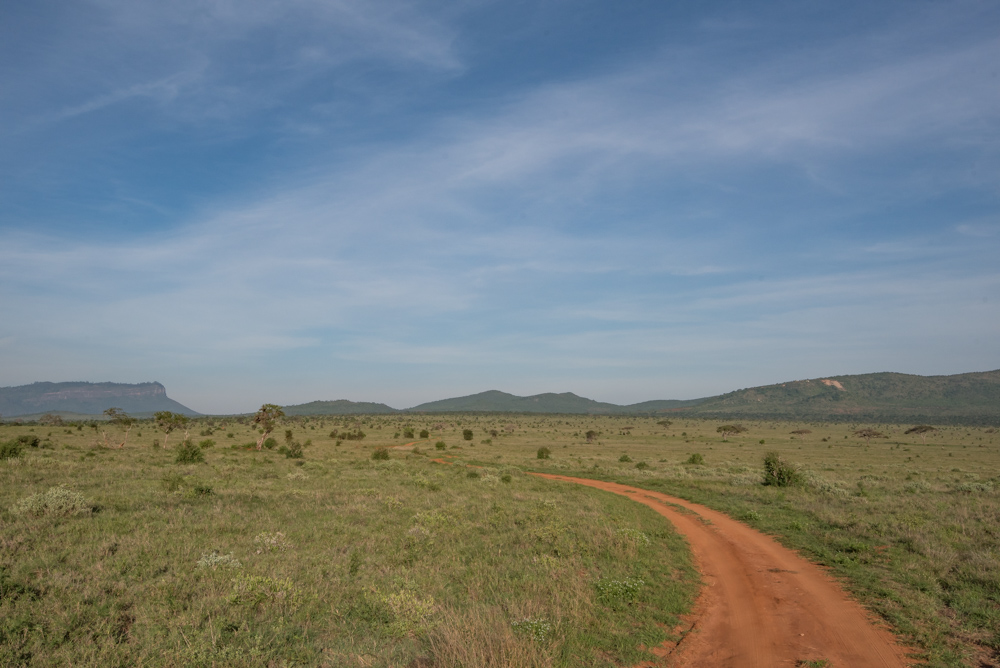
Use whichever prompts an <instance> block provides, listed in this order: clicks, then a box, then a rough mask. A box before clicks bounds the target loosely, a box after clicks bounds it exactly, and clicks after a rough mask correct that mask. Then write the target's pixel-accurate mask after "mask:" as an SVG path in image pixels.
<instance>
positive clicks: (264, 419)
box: [253, 404, 285, 450]
mask: <svg viewBox="0 0 1000 668" xmlns="http://www.w3.org/2000/svg"><path fill="white" fill-rule="evenodd" d="M283 417H285V411H283V410H281V406H278V405H277V404H264V405H263V406H261V407H260V409H259V410H258V411H257V413H256V414H255V415H254V416H253V423H254V424H255V425H257V426H258V427H260V429H262V430H263V431H261V434H260V438H258V439H257V449H258V450H260V449H261V448H263V447H264V441H265V440H267V437H268V436H270V435H271V432H272V431H274V428H275V427H276V426H278V420H280V419H281V418H283Z"/></svg>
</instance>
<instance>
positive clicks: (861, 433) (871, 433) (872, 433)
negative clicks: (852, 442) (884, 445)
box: [854, 428, 886, 445]
mask: <svg viewBox="0 0 1000 668" xmlns="http://www.w3.org/2000/svg"><path fill="white" fill-rule="evenodd" d="M854 435H855V436H857V437H858V438H863V439H865V445H870V444H871V442H872V439H873V438H885V437H886V436H885V434H883V433H882V432H880V431H878V430H876V429H870V428H865V429H858V430H857V431H856V432H854Z"/></svg>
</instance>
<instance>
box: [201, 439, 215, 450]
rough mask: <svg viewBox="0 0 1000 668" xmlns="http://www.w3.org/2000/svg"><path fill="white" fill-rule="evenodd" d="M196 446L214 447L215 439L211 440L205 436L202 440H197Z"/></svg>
mask: <svg viewBox="0 0 1000 668" xmlns="http://www.w3.org/2000/svg"><path fill="white" fill-rule="evenodd" d="M198 447H199V448H214V447H215V441H213V440H212V439H210V438H206V439H205V440H204V441H199V442H198Z"/></svg>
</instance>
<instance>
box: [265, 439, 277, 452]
mask: <svg viewBox="0 0 1000 668" xmlns="http://www.w3.org/2000/svg"><path fill="white" fill-rule="evenodd" d="M264 447H265V448H267V449H268V450H274V449H275V448H276V447H278V442H277V441H276V440H274V439H273V438H268V439H266V440H265V441H264Z"/></svg>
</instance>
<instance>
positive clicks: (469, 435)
mask: <svg viewBox="0 0 1000 668" xmlns="http://www.w3.org/2000/svg"><path fill="white" fill-rule="evenodd" d="M462 438H463V439H465V440H466V441H471V440H472V430H471V429H463V430H462Z"/></svg>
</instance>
